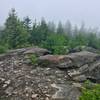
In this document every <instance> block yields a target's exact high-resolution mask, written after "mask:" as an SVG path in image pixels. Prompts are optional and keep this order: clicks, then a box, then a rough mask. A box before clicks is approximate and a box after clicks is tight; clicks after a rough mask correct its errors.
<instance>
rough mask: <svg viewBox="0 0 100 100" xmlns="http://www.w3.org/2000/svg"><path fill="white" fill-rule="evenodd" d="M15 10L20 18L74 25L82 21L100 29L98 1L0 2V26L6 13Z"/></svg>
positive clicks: (31, 0)
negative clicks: (68, 21) (27, 17)
mask: <svg viewBox="0 0 100 100" xmlns="http://www.w3.org/2000/svg"><path fill="white" fill-rule="evenodd" d="M11 8H15V9H16V11H17V13H18V16H20V17H21V18H23V17H25V16H27V15H28V16H30V17H31V19H34V18H36V19H38V20H40V19H41V17H44V18H45V19H46V20H50V21H52V20H54V21H55V22H58V21H59V20H61V21H62V22H66V20H67V19H69V20H70V21H71V22H72V23H74V24H78V25H79V24H80V23H81V22H82V21H84V22H85V24H86V25H87V26H93V27H100V0H0V24H3V23H4V21H5V19H6V17H7V15H8V12H9V10H10V9H11Z"/></svg>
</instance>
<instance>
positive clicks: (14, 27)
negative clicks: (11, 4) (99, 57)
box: [0, 9, 100, 54]
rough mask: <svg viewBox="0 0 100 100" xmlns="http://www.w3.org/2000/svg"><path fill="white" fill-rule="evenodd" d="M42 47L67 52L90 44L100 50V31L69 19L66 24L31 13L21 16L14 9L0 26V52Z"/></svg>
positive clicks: (54, 51) (57, 51)
mask: <svg viewBox="0 0 100 100" xmlns="http://www.w3.org/2000/svg"><path fill="white" fill-rule="evenodd" d="M31 46H39V47H43V48H46V49H48V50H50V51H51V52H52V53H53V54H64V53H67V52H70V50H72V49H73V48H76V47H77V48H79V49H81V47H84V46H87V47H92V48H95V49H100V34H99V32H97V31H96V30H94V29H91V28H89V29H86V28H85V24H84V23H82V25H81V26H80V28H79V27H77V25H75V26H72V25H71V22H70V21H69V20H68V21H67V22H66V23H65V24H62V23H61V22H60V21H59V23H58V25H56V24H55V23H54V22H46V21H45V19H44V18H42V19H41V21H37V20H36V19H34V21H32V20H31V19H30V18H29V17H28V16H27V17H25V18H23V20H21V19H19V17H18V16H17V13H16V11H15V9H12V10H11V11H10V13H9V16H8V18H7V19H6V21H5V24H4V27H1V28H0V52H1V53H2V52H5V51H6V50H8V49H16V48H23V47H31Z"/></svg>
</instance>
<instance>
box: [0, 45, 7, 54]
mask: <svg viewBox="0 0 100 100" xmlns="http://www.w3.org/2000/svg"><path fill="white" fill-rule="evenodd" d="M6 51H7V48H6V47H5V46H2V45H0V54H2V53H5V52H6Z"/></svg>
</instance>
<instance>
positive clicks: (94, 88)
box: [79, 81, 100, 100]
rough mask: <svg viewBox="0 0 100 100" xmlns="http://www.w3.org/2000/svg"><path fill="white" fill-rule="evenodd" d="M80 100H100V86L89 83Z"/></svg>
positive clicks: (85, 85)
mask: <svg viewBox="0 0 100 100" xmlns="http://www.w3.org/2000/svg"><path fill="white" fill-rule="evenodd" d="M79 100H100V84H96V85H93V84H92V83H91V82H89V81H87V82H86V83H85V84H84V88H83V89H82V95H81V96H80V98H79Z"/></svg>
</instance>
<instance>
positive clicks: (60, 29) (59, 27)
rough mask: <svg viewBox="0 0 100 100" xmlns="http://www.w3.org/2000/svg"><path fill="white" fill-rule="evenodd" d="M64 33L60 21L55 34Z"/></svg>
mask: <svg viewBox="0 0 100 100" xmlns="http://www.w3.org/2000/svg"><path fill="white" fill-rule="evenodd" d="M63 33H64V29H63V25H62V23H61V21H60V22H59V23H58V27H57V34H63Z"/></svg>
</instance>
